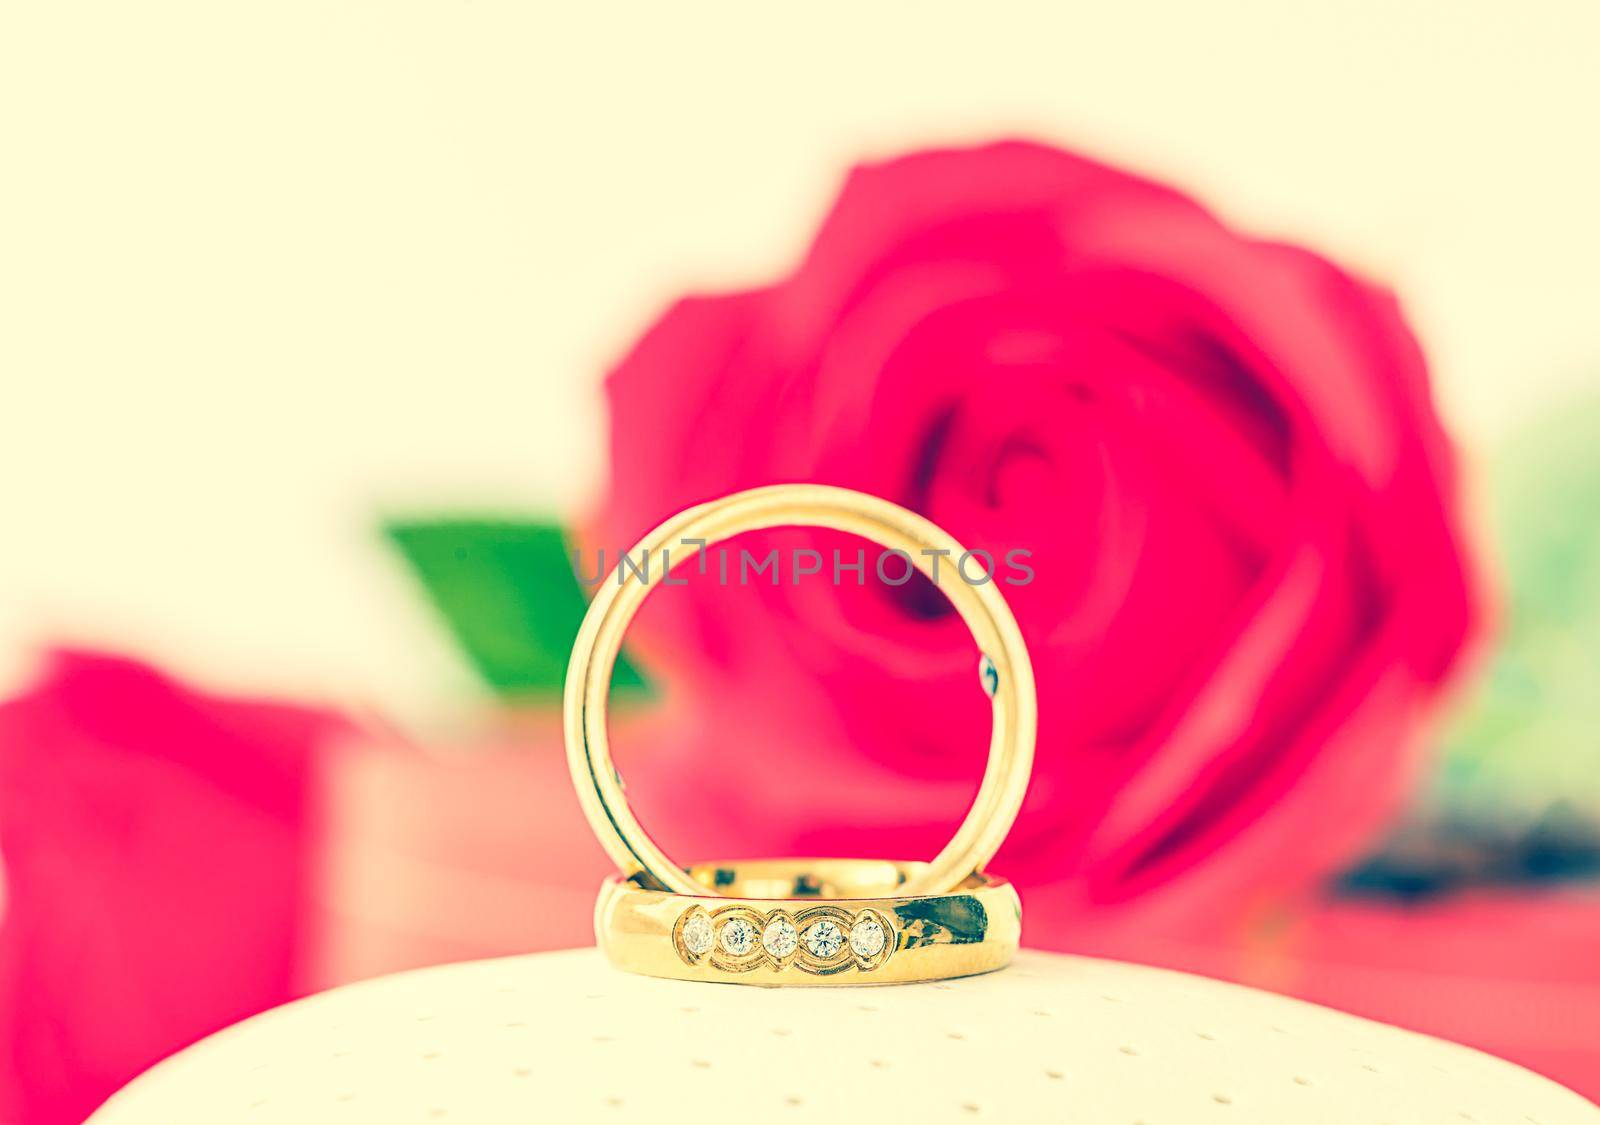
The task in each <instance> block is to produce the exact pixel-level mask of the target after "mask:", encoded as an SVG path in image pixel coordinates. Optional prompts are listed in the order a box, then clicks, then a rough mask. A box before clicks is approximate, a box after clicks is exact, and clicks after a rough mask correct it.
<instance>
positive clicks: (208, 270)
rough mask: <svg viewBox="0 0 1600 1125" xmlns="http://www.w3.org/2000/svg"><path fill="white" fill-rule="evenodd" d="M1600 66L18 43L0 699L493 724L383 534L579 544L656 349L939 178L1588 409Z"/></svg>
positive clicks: (505, 6)
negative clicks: (859, 187) (1046, 164)
mask: <svg viewBox="0 0 1600 1125" xmlns="http://www.w3.org/2000/svg"><path fill="white" fill-rule="evenodd" d="M1597 44H1600V5H1595V4H1593V3H1592V2H1589V0H1573V2H1570V3H1557V2H1553V0H1547V2H1534V3H1524V4H1517V5H1510V4H1505V3H1503V2H1499V0H1474V2H1465V0H1451V2H1445V0H1438V2H1432V3H1425V2H1420V0H1381V2H1380V0H1370V2H1362V3H1341V4H1321V5H1313V4H1285V3H1282V2H1281V0H1220V2H1210V3H1206V4H1187V3H1182V2H1179V0H1166V2H1161V3H1114V4H1113V3H1097V4H1093V5H1088V4H1057V3H1052V4H1040V5H1030V6H1016V5H1004V4H997V5H982V6H974V5H971V4H929V3H918V4H861V3H812V4H807V5H803V6H798V7H796V6H787V5H783V6H780V5H753V4H749V3H726V4H717V5H678V4H674V5H643V4H641V5H637V6H634V7H632V8H629V7H627V6H618V5H612V4H604V5H602V4H589V5H584V4H574V5H568V6H565V7H563V8H561V9H552V8H550V7H548V6H545V5H538V4H534V3H526V2H519V3H510V2H504V0H470V2H455V3H443V2H440V3H400V2H394V0H385V2H383V3H367V4H350V3H334V2H329V0H277V2H274V3H270V4H269V3H260V4H242V3H215V2H209V0H208V2H203V3H202V2H195V3H178V2H173V0H150V2H146V3H140V4H124V3H114V2H109V0H107V2H99V3H82V2H79V3H73V2H68V0H52V2H51V3H47V4H26V3H11V4H7V5H6V6H5V7H4V9H3V14H0V153H3V160H4V165H3V172H0V197H3V199H0V390H3V395H0V528H3V532H0V534H3V536H4V543H3V550H0V687H6V686H9V685H10V684H12V683H14V682H15V680H16V678H17V677H19V676H21V675H22V674H23V673H24V671H25V669H26V668H27V667H28V666H29V664H30V662H31V660H32V659H33V657H32V653H33V646H34V645H36V644H37V643H38V642H40V641H42V640H45V639H49V638H71V639H76V640H79V641H82V642H87V643H103V644H107V645H111V646H116V647H120V648H124V649H130V650H133V651H137V652H140V653H142V654H144V655H148V656H151V657H154V658H156V659H158V660H161V661H163V662H165V663H167V664H168V665H170V666H172V667H174V668H176V669H177V670H179V671H181V672H183V673H185V674H188V675H192V676H197V677H201V678H203V679H204V680H205V681H206V682H209V683H212V684H218V685H225V686H248V687H255V688H268V689H272V690H284V691H293V692H297V693H304V694H310V695H315V696H325V697H339V698H342V699H344V700H346V701H352V702H360V701H368V700H370V701H376V702H381V703H383V704H384V705H386V706H400V707H402V708H404V707H418V706H423V707H426V706H429V705H431V703H432V701H435V700H437V699H438V698H439V696H440V694H441V693H440V688H441V686H443V685H449V684H452V683H453V684H455V685H456V687H457V688H458V689H459V690H462V691H466V690H470V689H469V686H468V683H467V680H466V676H465V674H464V673H463V672H462V671H461V670H460V669H459V667H458V666H457V664H456V662H455V659H454V657H453V656H452V654H451V653H450V652H449V650H448V648H447V646H446V645H445V644H444V643H443V642H442V641H441V640H440V639H439V637H438V636H437V634H436V633H435V631H434V629H433V627H432V623H431V622H430V621H429V620H428V618H427V616H426V614H425V613H424V612H423V611H422V609H421V607H420V604H419V603H418V602H417V601H416V600H415V599H413V598H412V597H411V596H410V593H409V590H408V588H407V581H406V579H405V578H404V576H403V575H402V574H401V572H400V570H399V568H398V567H397V566H395V565H394V564H393V563H392V561H391V560H390V559H388V558H387V557H386V555H385V553H384V551H383V549H382V548H381V546H380V545H379V544H378V542H377V540H376V537H375V536H374V535H373V534H372V527H373V525H374V520H375V516H376V513H377V512H378V511H380V510H384V509H389V510H397V511H414V510H418V509H429V508H432V507H439V508H444V509H450V510H457V509H463V508H465V509H476V510H483V509H486V508H487V509H494V508H505V509H510V510H522V509H525V508H549V507H554V508H561V509H569V510H571V509H577V508H579V507H581V505H582V504H583V503H584V502H585V500H586V499H587V498H589V497H591V496H592V495H593V494H594V491H595V489H596V487H597V486H598V482H599V480H600V470H601V466H602V464H603V456H604V451H603V444H602V441H601V423H602V415H601V410H600V404H599V402H598V399H597V397H596V393H595V388H596V381H597V376H598V374H599V373H600V372H601V371H602V370H603V369H604V368H605V366H606V364H607V363H608V361H609V360H610V359H611V358H612V357H613V356H614V355H615V354H616V353H617V351H618V350H619V349H620V348H621V347H622V346H623V345H624V344H625V343H626V341H628V340H629V339H630V338H631V336H632V335H633V334H634V333H636V332H637V331H638V330H639V329H640V328H642V327H643V326H644V324H645V323H646V321H647V320H648V319H649V318H650V317H651V315H652V314H653V313H654V311H655V310H657V309H658V308H659V307H660V306H661V305H662V303H663V302H664V301H665V300H666V299H668V298H669V297H670V296H671V295H672V294H674V293H677V292H681V291H684V290H688V289H701V288H707V287H722V286H734V285H742V284H748V283H752V282H758V281H761V280H763V279H765V278H768V277H770V276H772V275H773V274H775V273H776V272H778V271H780V270H782V269H783V268H784V267H785V266H786V264H787V263H788V262H790V261H791V260H793V258H794V257H795V255H796V254H797V253H798V252H799V250H800V248H801V247H802V246H803V244H804V242H805V241H806V239H807V238H808V237H809V234H810V231H811V229H812V227H813V224H814V223H815V221H816V220H817V218H818V217H819V214H820V213H821V211H822V209H823V208H824V206H825V205H826V202H827V200H828V198H829V197H830V195H831V193H832V192H833V191H834V189H835V188H836V186H837V184H838V182H839V179H840V176H841V175H842V172H843V170H844V168H845V167H846V166H847V165H848V164H849V163H850V162H851V161H852V160H854V159H857V158H861V157H872V156H877V155H884V154H889V153H892V152H894V151H897V150H900V149H904V148H908V147H911V146H914V145H917V144H921V143H933V142H941V141H945V142H960V141H965V140H976V139H982V138H988V137H992V136H995V135H1002V134H1029V135H1034V136H1039V137H1042V138H1045V139H1051V140H1055V141H1059V142H1063V143H1067V144H1072V145H1076V146H1081V147H1083V148H1085V149H1087V150H1089V151H1092V152H1096V153H1099V154H1101V155H1104V156H1106V157H1109V158H1111V159H1115V160H1119V161H1123V162H1126V163H1129V164H1131V165H1133V166H1135V167H1137V168H1141V169H1144V170H1147V171H1149V172H1152V173H1155V174H1158V175H1162V176H1169V177H1173V178H1175V179H1177V180H1178V181H1180V182H1182V183H1184V184H1187V185H1188V186H1190V187H1191V188H1193V189H1194V190H1196V191H1197V192H1198V193H1200V194H1201V195H1202V196H1203V197H1205V198H1206V199H1208V200H1209V201H1210V202H1212V203H1213V204H1214V205H1216V206H1217V207H1219V208H1220V209H1221V210H1223V211H1224V212H1225V213H1227V214H1228V215H1229V216H1231V217H1232V218H1233V219H1235V220H1236V221H1237V222H1239V223H1241V224H1244V225H1246V226H1248V227H1250V228H1252V229H1254V230H1257V231H1260V232H1264V233H1271V234H1277V235H1282V236H1287V237H1293V238H1298V239H1305V240H1309V241H1310V242H1312V243H1314V244H1316V245H1318V246H1320V247H1323V248H1326V249H1329V250H1330V251H1332V252H1334V253H1336V255H1338V256H1340V257H1342V258H1344V259H1346V260H1348V261H1351V262H1353V263H1355V264H1357V265H1359V266H1361V267H1363V268H1365V269H1366V270H1368V271H1371V272H1373V273H1375V274H1378V275H1381V276H1383V277H1385V278H1388V279H1389V280H1391V281H1392V283H1393V284H1395V285H1396V286H1397V287H1398V288H1399V290H1400V291H1401V293H1402V295H1403V296H1404V298H1405V300H1406V302H1407V303H1408V305H1409V307H1410V308H1411V310H1412V311H1413V314H1414V316H1415V319H1416V322H1417V324H1418V326H1419V328H1420V330H1421V332H1422V334H1423V336H1424V339H1425V342H1426V344H1427V346H1428V347H1429V349H1430V351H1431V353H1432V354H1433V356H1434V358H1435V360H1436V365H1437V370H1438V380H1439V393H1440V396H1441V398H1442V400H1443V402H1444V405H1445V407H1446V410H1447V413H1448V416H1449V418H1450V420H1451V421H1452V422H1453V423H1454V424H1455V425H1456V427H1457V429H1458V431H1459V432H1460V433H1461V434H1462V435H1463V436H1464V437H1465V438H1466V439H1467V440H1468V441H1469V442H1470V443H1473V444H1476V445H1479V446H1480V447H1481V445H1482V444H1483V443H1486V442H1489V441H1492V440H1493V439H1494V438H1495V437H1496V436H1497V435H1498V434H1501V433H1503V432H1505V431H1506V430H1507V429H1508V428H1509V427H1512V426H1514V425H1515V424H1516V423H1517V421H1518V420H1519V419H1521V418H1523V417H1525V416H1526V415H1527V414H1528V413H1529V412H1531V411H1534V410H1537V409H1539V408H1541V407H1544V406H1547V405H1548V404H1550V403H1552V402H1555V401H1559V399H1560V398H1561V397H1562V396H1563V395H1567V394H1570V393H1573V392H1574V391H1576V390H1578V389H1580V388H1581V387H1584V386H1587V387H1594V386H1595V385H1596V382H1597V373H1600V316H1597V315H1596V311H1595V310H1596V309H1600V272H1597V269H1596V263H1597V261H1600V221H1597V219H1596V217H1595V204H1594V201H1595V200H1596V199H1600V156H1597V146H1596V144H1595V142H1594V125H1595V112H1596V108H1597V107H1600V59H1597V55H1600V49H1597V46H1596V45H1597ZM445 694H447V695H448V694H449V693H448V691H447V692H446V693H445Z"/></svg>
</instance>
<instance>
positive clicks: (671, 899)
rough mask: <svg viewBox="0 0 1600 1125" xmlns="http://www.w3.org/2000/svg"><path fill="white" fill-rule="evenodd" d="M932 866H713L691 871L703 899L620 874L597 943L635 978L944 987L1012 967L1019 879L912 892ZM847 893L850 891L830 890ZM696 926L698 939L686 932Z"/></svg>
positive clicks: (792, 862)
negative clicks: (941, 982) (922, 983)
mask: <svg viewBox="0 0 1600 1125" xmlns="http://www.w3.org/2000/svg"><path fill="white" fill-rule="evenodd" d="M927 866H928V865H927V864H924V863H889V862H887V861H884V860H850V859H780V860H744V861H740V862H737V863H727V864H702V865H699V866H697V867H694V868H691V869H690V870H689V872H688V877H689V878H691V879H692V880H693V881H694V883H695V885H696V886H697V887H698V888H699V891H698V893H697V894H694V895H677V894H671V893H668V892H665V891H657V890H649V889H646V888H644V887H641V886H640V885H639V883H638V882H637V881H635V880H629V879H623V878H621V877H618V876H613V877H612V878H610V879H607V880H606V882H605V884H604V885H603V886H602V887H601V889H600V899H599V901H598V902H597V903H596V905H595V937H596V939H597V940H598V942H599V944H600V948H601V949H602V950H604V951H605V954H606V956H607V957H608V958H609V959H610V960H611V963H612V964H614V965H616V966H617V967H618V968H620V969H625V970H627V971H628V972H632V973H643V974H645V975H647V976H654V977H671V978H673V979H675V980H694V981H716V982H722V983H726V984H754V985H760V986H764V987H768V988H773V987H780V986H793V985H798V986H830V985H831V986H837V985H868V984H905V983H908V982H912V981H929V980H945V979H947V978H950V977H962V976H971V975H973V974H975V973H987V972H991V971H993V970H995V969H999V968H1002V967H1003V966H1005V965H1006V964H1007V963H1008V962H1010V960H1011V957H1012V954H1014V953H1015V952H1016V949H1017V942H1018V939H1019V938H1020V936H1021V930H1022V908H1021V903H1020V902H1019V901H1018V899H1017V892H1016V890H1015V889H1014V888H1013V887H1012V886H1011V884H1010V883H1008V882H1006V881H1005V880H1004V879H998V878H994V877H993V876H986V875H973V876H970V877H968V878H967V879H965V880H963V881H962V883H961V885H960V886H959V887H957V888H956V889H954V890H951V891H946V892H944V893H942V894H908V893H905V890H904V888H906V887H908V886H910V885H912V884H914V883H915V882H916V881H917V880H919V879H920V878H921V877H923V876H925V875H926V873H927ZM839 891H843V892H845V893H844V895H843V896H841V897H828V896H827V895H825V893H824V892H839ZM797 896H798V897H797ZM696 927H698V928H699V934H698V935H697V936H698V937H699V939H700V941H699V944H696V943H695V942H694V941H691V940H690V939H689V937H688V936H687V935H688V934H690V933H691V932H694V930H695V928H696ZM746 927H748V930H747V929H746ZM730 935H731V936H730ZM879 940H881V945H879V944H878V941H879Z"/></svg>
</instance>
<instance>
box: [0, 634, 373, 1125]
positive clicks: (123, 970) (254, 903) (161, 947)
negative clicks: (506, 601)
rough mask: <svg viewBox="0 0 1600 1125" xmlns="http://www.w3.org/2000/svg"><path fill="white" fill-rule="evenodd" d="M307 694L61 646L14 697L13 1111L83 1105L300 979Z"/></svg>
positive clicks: (328, 729)
mask: <svg viewBox="0 0 1600 1125" xmlns="http://www.w3.org/2000/svg"><path fill="white" fill-rule="evenodd" d="M343 729H344V727H343V723H342V721H341V720H338V719H337V718H335V717H334V716H332V715H330V714H327V713H323V712H318V711H312V710H306V709H301V708H295V707H288V706H282V705H278V704H272V703H257V702H247V701H241V700H227V699H219V698H215V697H210V696H205V695H201V694H199V693H196V692H192V691H189V690H187V689H185V688H184V687H182V686H180V685H179V684H176V683H174V682H172V681H171V680H168V679H165V678H164V677H162V676H161V675H159V674H158V673H156V672H154V671H152V670H151V669H149V668H147V667H144V666H141V665H138V664H134V663H131V662H128V661H123V660H117V659H113V658H110V657H102V656H91V655H82V654H71V653H69V654H63V655H60V656H58V657H57V658H56V659H55V661H54V666H53V667H52V668H51V671H50V674H49V675H48V676H47V677H46V678H45V680H44V681H43V682H42V683H41V684H40V685H39V686H38V687H37V688H35V689H34V690H33V691H31V692H29V693H28V694H27V695H25V696H23V697H21V698H19V699H16V700H14V701H11V702H8V703H6V704H4V705H3V706H0V856H3V858H4V891H5V893H4V899H3V902H4V912H3V921H0V1120H4V1121H16V1122H22V1121H26V1122H32V1123H36V1125H55V1123H58V1122H59V1123H61V1125H67V1123H69V1122H77V1121H82V1120H83V1119H84V1117H85V1116H87V1115H88V1113H89V1111H90V1110H92V1109H93V1108H94V1107H95V1106H96V1105H98V1104H99V1103H100V1101H101V1100H102V1099H103V1098H105V1097H106V1096H107V1095H109V1094H110V1093H112V1092H113V1091H114V1090H116V1089H117V1088H118V1087H119V1086H121V1085H122V1084H123V1083H124V1082H126V1081H128V1080H129V1079H131V1078H132V1077H133V1076H134V1075H136V1074H138V1073H139V1072H140V1071H142V1070H144V1069H145V1068H146V1067H148V1066H150V1065H151V1064H153V1063H155V1062H156V1061H157V1060H159V1059H160V1058H162V1057H163V1056H165V1055H167V1054H170V1053H171V1052H173V1051H175V1050H177V1049H178V1048H180V1047H184V1046H187V1045H188V1044H189V1043H191V1042H193V1041H194V1040H196V1039H198V1038H200V1037H201V1036H203V1035H208V1034H210V1033H211V1032H213V1031H216V1030H218V1029H220V1028H222V1027H226V1026H227V1025H228V1024H230V1023H233V1022H234V1021H236V1020H239V1019H243V1018H244V1017H245V1016H248V1015H253V1014H255V1013H256V1012H259V1011H261V1010H262V1009H263V1008H270V1007H272V1006H273V1005H275V1004H281V1003H283V1002H284V1001H286V1000H288V999H290V998H291V997H293V996H295V995H297V994H299V993H300V992H302V991H304V990H305V989H304V981H303V979H302V978H303V975H304V964H305V962H306V960H307V957H306V946H307V945H308V944H310V943H309V941H308V935H306V934H305V933H304V932H302V923H303V920H304V918H305V916H306V913H307V907H308V905H309V903H310V901H311V898H312V893H313V888H312V886H311V882H312V880H311V873H310V868H311V859H312V855H311V853H312V842H313V838H314V833H313V831H312V825H313V820H314V817H313V812H314V810H313V807H312V806H313V802H312V800H311V791H312V781H313V762H314V759H315V757H316V754H315V752H316V751H317V750H319V749H321V748H323V747H324V746H325V744H326V743H327V742H328V741H329V740H330V739H331V738H332V737H334V736H335V735H337V734H338V733H340V732H341V731H342V730H343Z"/></svg>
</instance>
